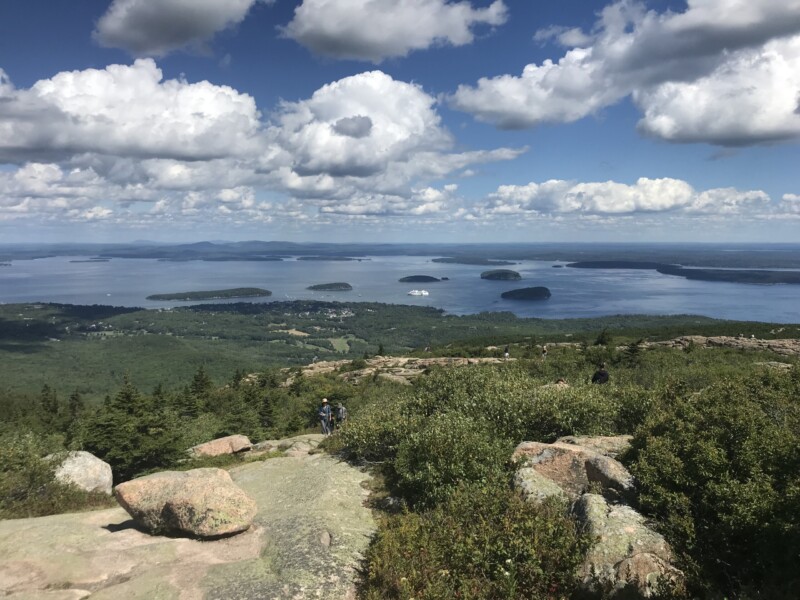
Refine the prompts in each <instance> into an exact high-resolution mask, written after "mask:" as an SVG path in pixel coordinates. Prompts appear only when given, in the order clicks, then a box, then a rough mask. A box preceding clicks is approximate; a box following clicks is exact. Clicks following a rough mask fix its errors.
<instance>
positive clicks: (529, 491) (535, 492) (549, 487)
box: [514, 467, 568, 503]
mask: <svg viewBox="0 0 800 600" xmlns="http://www.w3.org/2000/svg"><path fill="white" fill-rule="evenodd" d="M514 487H515V488H516V489H517V490H519V491H520V493H521V494H522V497H523V498H525V500H526V501H527V502H534V503H539V502H543V501H544V500H546V499H548V498H558V499H559V500H563V501H564V502H567V501H568V497H567V494H566V492H564V490H562V489H561V488H560V487H559V486H558V484H557V483H555V482H554V481H553V480H552V479H548V478H547V477H545V476H544V475H541V474H539V473H538V472H537V471H536V469H533V468H532V467H523V468H521V469H519V470H518V471H517V472H516V474H515V475H514Z"/></svg>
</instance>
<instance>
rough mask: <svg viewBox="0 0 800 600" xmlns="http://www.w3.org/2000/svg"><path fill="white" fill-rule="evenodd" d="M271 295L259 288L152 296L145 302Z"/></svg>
mask: <svg viewBox="0 0 800 600" xmlns="http://www.w3.org/2000/svg"><path fill="white" fill-rule="evenodd" d="M271 295H272V292H270V291H269V290H262V289H261V288H231V289H229V290H208V291H204V292H176V293H174V294H153V295H151V296H148V297H147V300H183V301H186V300H223V299H227V298H264V297H266V296H271Z"/></svg>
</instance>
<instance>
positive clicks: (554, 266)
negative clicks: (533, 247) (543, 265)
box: [550, 265, 564, 269]
mask: <svg viewBox="0 0 800 600" xmlns="http://www.w3.org/2000/svg"><path fill="white" fill-rule="evenodd" d="M550 266H552V267H553V268H554V269H563V268H564V265H550Z"/></svg>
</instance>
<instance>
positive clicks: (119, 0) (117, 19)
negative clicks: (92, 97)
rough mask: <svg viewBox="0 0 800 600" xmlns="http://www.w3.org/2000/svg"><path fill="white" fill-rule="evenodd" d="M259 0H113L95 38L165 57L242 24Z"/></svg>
mask: <svg viewBox="0 0 800 600" xmlns="http://www.w3.org/2000/svg"><path fill="white" fill-rule="evenodd" d="M257 1H258V0H114V2H112V4H111V6H110V7H109V8H108V11H106V13H105V14H104V15H103V16H102V17H100V20H99V21H98V22H97V29H95V31H94V34H93V35H94V38H95V39H96V40H97V41H98V42H99V43H100V44H101V45H103V46H110V47H114V48H122V49H124V50H127V51H128V52H130V53H131V54H133V55H135V56H163V55H165V54H167V53H169V52H171V51H173V50H177V49H179V48H184V47H187V46H194V47H201V46H202V45H203V44H205V43H206V42H208V41H209V40H211V38H212V37H214V34H216V33H217V32H219V31H222V30H223V29H227V28H228V27H231V26H233V25H236V24H238V23H241V21H242V20H243V19H244V18H245V16H246V15H247V13H248V11H249V10H250V8H251V7H252V6H253V4H255V3H256V2H257Z"/></svg>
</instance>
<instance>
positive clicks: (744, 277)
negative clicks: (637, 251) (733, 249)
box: [567, 260, 800, 285]
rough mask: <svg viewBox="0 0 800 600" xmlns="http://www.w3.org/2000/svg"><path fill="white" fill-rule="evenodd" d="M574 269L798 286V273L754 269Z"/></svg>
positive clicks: (621, 263)
mask: <svg viewBox="0 0 800 600" xmlns="http://www.w3.org/2000/svg"><path fill="white" fill-rule="evenodd" d="M567 266H568V267H573V268H575V269H648V270H651V271H657V272H658V273H661V274H662V275H675V276H677V277H684V278H686V279H693V280H697V281H724V282H727V283H755V284H762V285H767V284H775V283H792V284H800V271H767V270H756V269H702V268H696V267H690V268H689V267H683V266H681V265H673V264H665V263H657V262H638V261H625V260H608V261H605V260H595V261H583V262H576V263H570V264H568V265H567Z"/></svg>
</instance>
